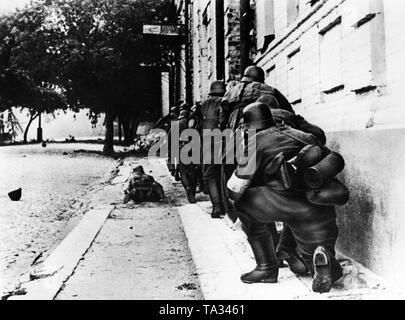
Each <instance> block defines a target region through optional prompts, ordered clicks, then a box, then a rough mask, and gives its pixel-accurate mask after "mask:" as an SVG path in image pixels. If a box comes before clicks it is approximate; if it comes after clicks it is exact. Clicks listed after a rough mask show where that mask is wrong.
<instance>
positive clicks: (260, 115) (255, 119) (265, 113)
mask: <svg viewBox="0 0 405 320" xmlns="http://www.w3.org/2000/svg"><path fill="white" fill-rule="evenodd" d="M242 117H243V126H244V128H245V129H254V130H264V129H267V128H270V127H272V126H275V125H276V124H275V122H274V120H273V116H272V114H271V111H270V108H269V107H268V106H267V105H266V104H265V103H262V102H254V103H251V104H249V105H247V106H246V107H245V108H244V109H243V115H242Z"/></svg>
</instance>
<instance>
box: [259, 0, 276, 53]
mask: <svg viewBox="0 0 405 320" xmlns="http://www.w3.org/2000/svg"><path fill="white" fill-rule="evenodd" d="M256 31H257V49H258V50H259V51H261V52H262V53H264V52H265V51H266V49H267V47H268V46H269V44H270V43H271V41H273V40H274V38H275V32H274V2H273V0H256Z"/></svg>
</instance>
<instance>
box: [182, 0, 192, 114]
mask: <svg viewBox="0 0 405 320" xmlns="http://www.w3.org/2000/svg"><path fill="white" fill-rule="evenodd" d="M184 15H185V21H184V24H185V32H184V37H185V47H186V48H185V49H186V52H185V60H186V61H185V65H186V102H187V104H188V105H190V106H191V105H192V104H193V91H192V81H193V79H192V67H191V63H192V61H191V50H192V49H191V41H190V0H185V1H184Z"/></svg>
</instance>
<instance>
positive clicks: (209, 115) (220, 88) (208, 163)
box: [201, 81, 225, 219]
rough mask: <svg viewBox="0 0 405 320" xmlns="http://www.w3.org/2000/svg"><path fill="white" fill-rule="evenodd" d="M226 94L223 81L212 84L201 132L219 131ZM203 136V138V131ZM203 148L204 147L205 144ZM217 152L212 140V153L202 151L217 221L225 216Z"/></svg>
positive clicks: (212, 214)
mask: <svg viewBox="0 0 405 320" xmlns="http://www.w3.org/2000/svg"><path fill="white" fill-rule="evenodd" d="M224 94H225V84H224V83H223V82H222V81H214V82H213V83H212V84H211V87H210V92H209V97H208V99H206V100H205V101H204V102H203V103H202V106H201V116H202V122H201V130H204V129H209V130H214V129H218V127H219V111H220V106H221V99H222V97H223V95H224ZM201 136H203V132H202V131H201ZM202 147H204V145H203V144H202ZM215 150H216V148H215V147H214V141H212V140H211V142H210V152H209V153H207V151H208V150H203V149H202V150H201V151H202V152H201V154H202V157H203V161H202V162H203V164H202V172H203V177H204V181H205V183H206V184H207V186H208V192H209V196H210V200H211V203H212V212H211V217H212V218H214V219H217V218H220V217H221V215H223V214H224V209H223V204H222V197H221V165H220V164H218V163H215V159H216V158H217V157H216V156H215V154H214V152H215Z"/></svg>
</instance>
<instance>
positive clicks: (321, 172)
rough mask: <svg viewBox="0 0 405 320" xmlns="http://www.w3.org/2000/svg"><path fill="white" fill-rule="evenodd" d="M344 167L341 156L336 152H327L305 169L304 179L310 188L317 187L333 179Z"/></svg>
mask: <svg viewBox="0 0 405 320" xmlns="http://www.w3.org/2000/svg"><path fill="white" fill-rule="evenodd" d="M344 167H345V161H344V159H343V157H342V156H341V155H340V154H339V153H337V152H333V151H332V152H331V153H329V154H328V155H327V156H326V157H325V158H323V159H322V160H321V161H319V162H318V163H317V164H316V165H314V166H312V167H310V168H307V169H305V171H304V181H305V184H306V185H307V186H308V187H309V188H310V189H317V188H319V187H321V186H322V185H323V184H325V183H327V182H328V181H330V180H331V179H333V178H334V177H335V176H336V175H337V174H338V173H340V172H342V170H343V168H344Z"/></svg>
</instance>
